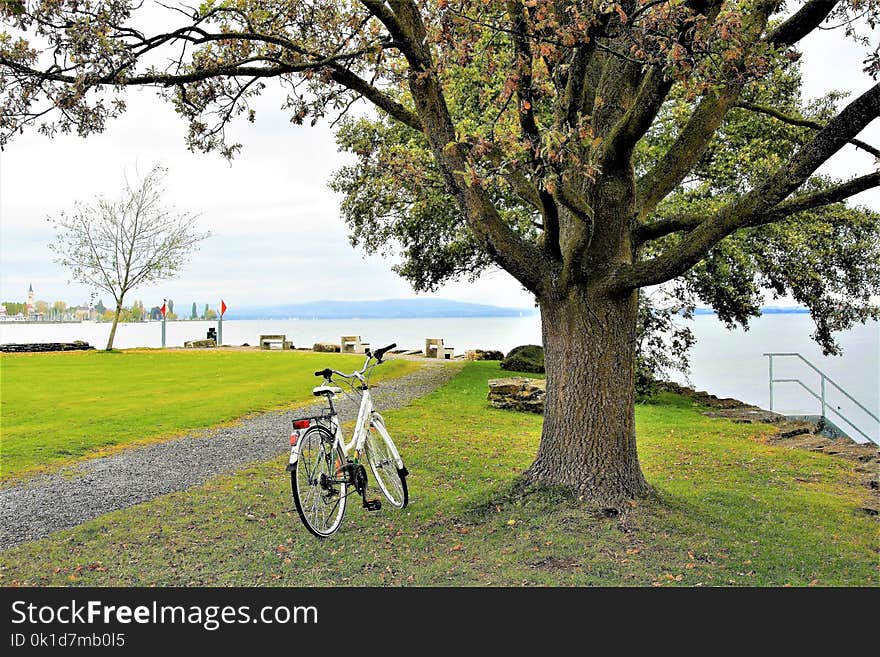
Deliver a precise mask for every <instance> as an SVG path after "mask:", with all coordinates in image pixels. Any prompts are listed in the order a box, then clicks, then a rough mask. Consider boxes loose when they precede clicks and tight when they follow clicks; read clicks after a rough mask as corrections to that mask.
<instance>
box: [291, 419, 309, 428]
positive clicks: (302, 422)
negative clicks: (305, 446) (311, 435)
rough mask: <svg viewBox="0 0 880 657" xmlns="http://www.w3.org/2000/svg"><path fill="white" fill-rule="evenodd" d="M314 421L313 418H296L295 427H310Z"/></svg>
mask: <svg viewBox="0 0 880 657" xmlns="http://www.w3.org/2000/svg"><path fill="white" fill-rule="evenodd" d="M311 423H312V421H311V420H294V421H293V428H294V429H308V428H309V425H310V424H311Z"/></svg>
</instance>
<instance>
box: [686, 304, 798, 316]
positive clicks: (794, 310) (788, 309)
mask: <svg viewBox="0 0 880 657" xmlns="http://www.w3.org/2000/svg"><path fill="white" fill-rule="evenodd" d="M809 313H810V311H809V309H808V308H804V307H803V306H764V307H763V308H761V314H762V315H808V314H809ZM714 314H715V310H714V309H712V308H697V309H696V310H694V315H714Z"/></svg>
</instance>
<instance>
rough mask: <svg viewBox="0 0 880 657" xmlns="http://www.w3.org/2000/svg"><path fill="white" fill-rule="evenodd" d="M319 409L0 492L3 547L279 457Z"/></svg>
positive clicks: (383, 402)
mask: <svg viewBox="0 0 880 657" xmlns="http://www.w3.org/2000/svg"><path fill="white" fill-rule="evenodd" d="M459 369H460V368H459V367H455V366H450V365H445V364H439V363H437V364H426V365H425V366H424V367H421V368H419V369H418V370H417V371H416V372H414V373H412V374H408V375H406V376H403V377H399V378H396V379H390V380H388V381H384V382H382V383H380V384H377V385H376V388H375V390H374V391H373V398H374V400H375V404H376V407H377V408H379V409H380V410H385V409H392V408H398V407H400V406H405V405H406V404H408V403H409V402H410V401H412V400H414V399H416V398H418V397H421V396H423V395H426V394H428V393H429V392H431V391H432V390H434V389H436V388H438V387H440V386H441V385H442V384H444V383H445V382H446V381H448V380H449V379H451V378H452V377H453V376H454V375H455V374H456V373H458V371H459ZM321 408H324V404H314V405H312V406H309V407H308V408H307V409H306V408H298V409H295V410H290V411H273V412H269V413H263V414H260V415H258V416H255V417H251V418H248V419H246V420H243V421H242V422H241V423H239V424H237V425H235V426H231V427H222V428H218V429H211V430H208V431H200V432H196V433H193V434H191V435H189V436H186V437H184V438H180V439H174V440H170V441H168V442H163V443H157V444H152V445H145V446H143V447H136V448H132V449H128V450H125V451H122V452H119V453H116V454H113V455H111V456H106V457H102V458H96V459H92V460H89V461H85V462H83V463H78V464H76V465H73V466H69V467H65V468H63V469H62V470H60V471H59V472H57V473H54V474H51V475H40V476H37V477H34V478H33V479H30V480H28V481H26V482H25V483H23V484H21V485H19V486H13V487H8V488H3V489H0V550H5V549H7V548H10V547H12V546H14V545H18V544H19V543H24V542H26V541H33V540H37V539H39V538H43V537H44V536H47V535H48V534H50V533H51V532H53V531H57V530H59V529H66V528H67V527H73V526H75V525H78V524H80V523H83V522H85V521H86V520H91V519H92V518H96V517H97V516H100V515H103V514H105V513H109V512H110V511H115V510H116V509H122V508H125V507H129V506H132V505H134V504H138V503H140V502H146V501H148V500H152V499H153V498H155V497H158V496H160V495H165V494H166V493H172V492H174V491H179V490H185V489H187V488H190V487H192V486H197V485H199V484H202V483H204V482H205V481H207V480H208V479H210V478H211V477H214V476H216V475H219V474H223V473H227V472H232V471H235V470H238V469H240V468H242V467H243V466H245V465H247V464H248V463H252V462H258V461H266V460H268V459H271V458H273V457H275V456H279V455H280V454H283V453H285V452H286V451H287V449H288V445H287V437H288V436H289V434H290V419H291V418H292V417H296V416H299V415H301V414H304V413H305V412H307V411H308V410H318V409H321ZM337 408H338V409H339V411H340V413H341V415H342V417H343V418H344V419H345V420H353V419H355V417H356V416H357V406H356V404H355V403H354V402H352V401H349V400H348V399H347V398H342V399H340V400H339V402H337ZM392 435H393V428H392Z"/></svg>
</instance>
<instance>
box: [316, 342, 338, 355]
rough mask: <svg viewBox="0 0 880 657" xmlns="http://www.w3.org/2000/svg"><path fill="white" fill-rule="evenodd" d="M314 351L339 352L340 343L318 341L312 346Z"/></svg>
mask: <svg viewBox="0 0 880 657" xmlns="http://www.w3.org/2000/svg"><path fill="white" fill-rule="evenodd" d="M312 351H320V352H322V353H338V352H339V343H337V342H316V343H315V345H314V346H313V347H312Z"/></svg>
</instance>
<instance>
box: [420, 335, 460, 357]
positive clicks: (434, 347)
mask: <svg viewBox="0 0 880 657" xmlns="http://www.w3.org/2000/svg"><path fill="white" fill-rule="evenodd" d="M454 355H455V349H453V348H452V347H446V346H444V345H443V338H425V358H440V359H443V360H451V359H452V357H453V356H454Z"/></svg>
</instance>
